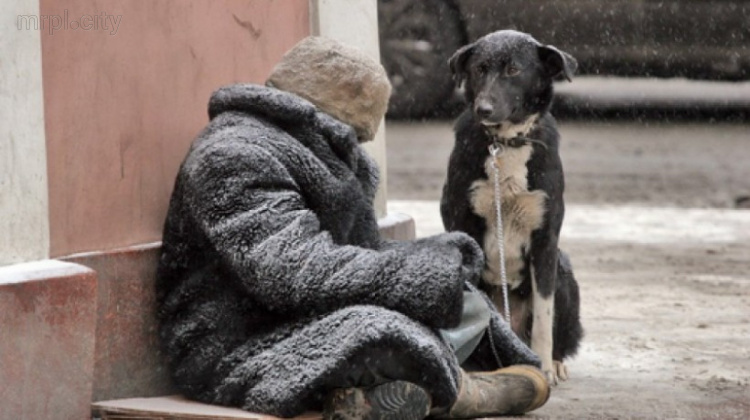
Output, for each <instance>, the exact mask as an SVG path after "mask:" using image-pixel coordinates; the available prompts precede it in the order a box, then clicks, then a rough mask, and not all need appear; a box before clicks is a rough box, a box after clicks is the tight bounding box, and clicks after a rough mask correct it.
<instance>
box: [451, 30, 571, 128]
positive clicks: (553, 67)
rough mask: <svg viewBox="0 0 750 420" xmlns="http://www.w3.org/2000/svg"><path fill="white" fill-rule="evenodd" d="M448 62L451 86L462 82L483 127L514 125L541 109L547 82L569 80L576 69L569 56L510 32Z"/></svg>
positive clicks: (477, 44) (545, 102)
mask: <svg viewBox="0 0 750 420" xmlns="http://www.w3.org/2000/svg"><path fill="white" fill-rule="evenodd" d="M448 64H449V65H450V68H451V72H452V73H453V79H454V80H455V81H456V83H457V84H458V85H461V83H463V82H465V93H466V100H467V101H468V103H469V105H470V106H471V109H472V110H473V112H474V114H475V115H476V117H477V119H478V120H479V121H480V122H481V123H482V124H484V125H486V126H497V125H500V124H502V123H504V122H510V123H513V124H519V123H522V122H524V121H525V120H526V119H527V118H528V117H529V116H531V115H534V114H537V113H541V112H543V111H546V110H547V109H548V108H549V106H550V104H551V102H552V82H553V81H554V80H562V79H567V80H569V81H570V80H571V78H572V77H573V74H574V73H575V70H576V68H577V67H578V63H577V62H576V60H575V59H574V58H573V57H572V56H570V55H569V54H567V53H565V52H563V51H560V50H558V49H557V48H555V47H553V46H551V45H542V44H541V43H539V42H538V41H537V40H536V39H534V38H533V37H532V36H531V35H528V34H525V33H521V32H517V31H510V30H505V31H497V32H493V33H491V34H489V35H486V36H484V37H482V38H480V39H479V40H477V41H476V42H474V43H472V44H469V45H466V46H464V47H462V48H460V49H459V50H458V51H456V53H455V54H453V56H452V57H451V58H450V60H448Z"/></svg>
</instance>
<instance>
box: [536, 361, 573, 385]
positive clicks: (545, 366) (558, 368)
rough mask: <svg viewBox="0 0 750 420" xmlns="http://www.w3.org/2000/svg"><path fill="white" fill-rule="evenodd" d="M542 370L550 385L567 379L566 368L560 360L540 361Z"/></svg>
mask: <svg viewBox="0 0 750 420" xmlns="http://www.w3.org/2000/svg"><path fill="white" fill-rule="evenodd" d="M542 372H544V374H545V375H546V376H547V381H548V382H549V383H550V385H557V384H558V383H560V382H561V381H567V380H568V368H567V366H565V364H564V363H563V362H562V361H561V360H553V361H552V363H544V362H542Z"/></svg>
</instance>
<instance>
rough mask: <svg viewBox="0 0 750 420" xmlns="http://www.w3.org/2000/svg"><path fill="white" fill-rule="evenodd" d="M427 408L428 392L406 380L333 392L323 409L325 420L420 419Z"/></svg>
mask: <svg viewBox="0 0 750 420" xmlns="http://www.w3.org/2000/svg"><path fill="white" fill-rule="evenodd" d="M429 411H430V395H429V394H428V393H427V391H425V390H424V389H423V388H421V387H419V386H417V385H415V384H413V383H410V382H405V381H394V382H387V383H385V384H382V385H378V386H375V387H372V388H345V389H338V390H335V391H333V393H332V394H331V396H330V397H329V399H328V401H327V404H326V407H325V409H324V411H323V418H324V419H326V420H378V419H381V420H422V419H423V418H425V417H427V414H428V413H429Z"/></svg>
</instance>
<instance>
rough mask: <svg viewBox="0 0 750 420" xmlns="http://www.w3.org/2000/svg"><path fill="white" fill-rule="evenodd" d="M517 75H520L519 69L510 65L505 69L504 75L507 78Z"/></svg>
mask: <svg viewBox="0 0 750 420" xmlns="http://www.w3.org/2000/svg"><path fill="white" fill-rule="evenodd" d="M519 74H521V69H520V68H518V67H516V66H514V65H512V64H511V65H509V66H508V67H506V68H505V75H506V76H508V77H513V76H518V75H519Z"/></svg>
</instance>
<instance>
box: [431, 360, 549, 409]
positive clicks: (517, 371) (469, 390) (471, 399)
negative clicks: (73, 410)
mask: <svg viewBox="0 0 750 420" xmlns="http://www.w3.org/2000/svg"><path fill="white" fill-rule="evenodd" d="M549 394H550V387H549V383H548V382H547V378H546V377H545V376H544V374H543V373H542V371H540V370H539V369H537V368H535V367H533V366H526V365H516V366H510V367H507V368H503V369H498V370H495V371H492V372H469V373H467V372H463V375H462V378H461V388H460V389H459V393H458V398H457V399H456V402H455V403H454V404H453V406H451V408H450V410H449V411H448V413H447V414H443V415H442V416H441V417H443V418H454V419H461V418H475V417H489V416H502V415H519V414H523V413H528V412H529V411H533V410H536V409H537V408H539V407H541V406H542V405H544V403H546V402H547V400H548V399H549Z"/></svg>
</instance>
